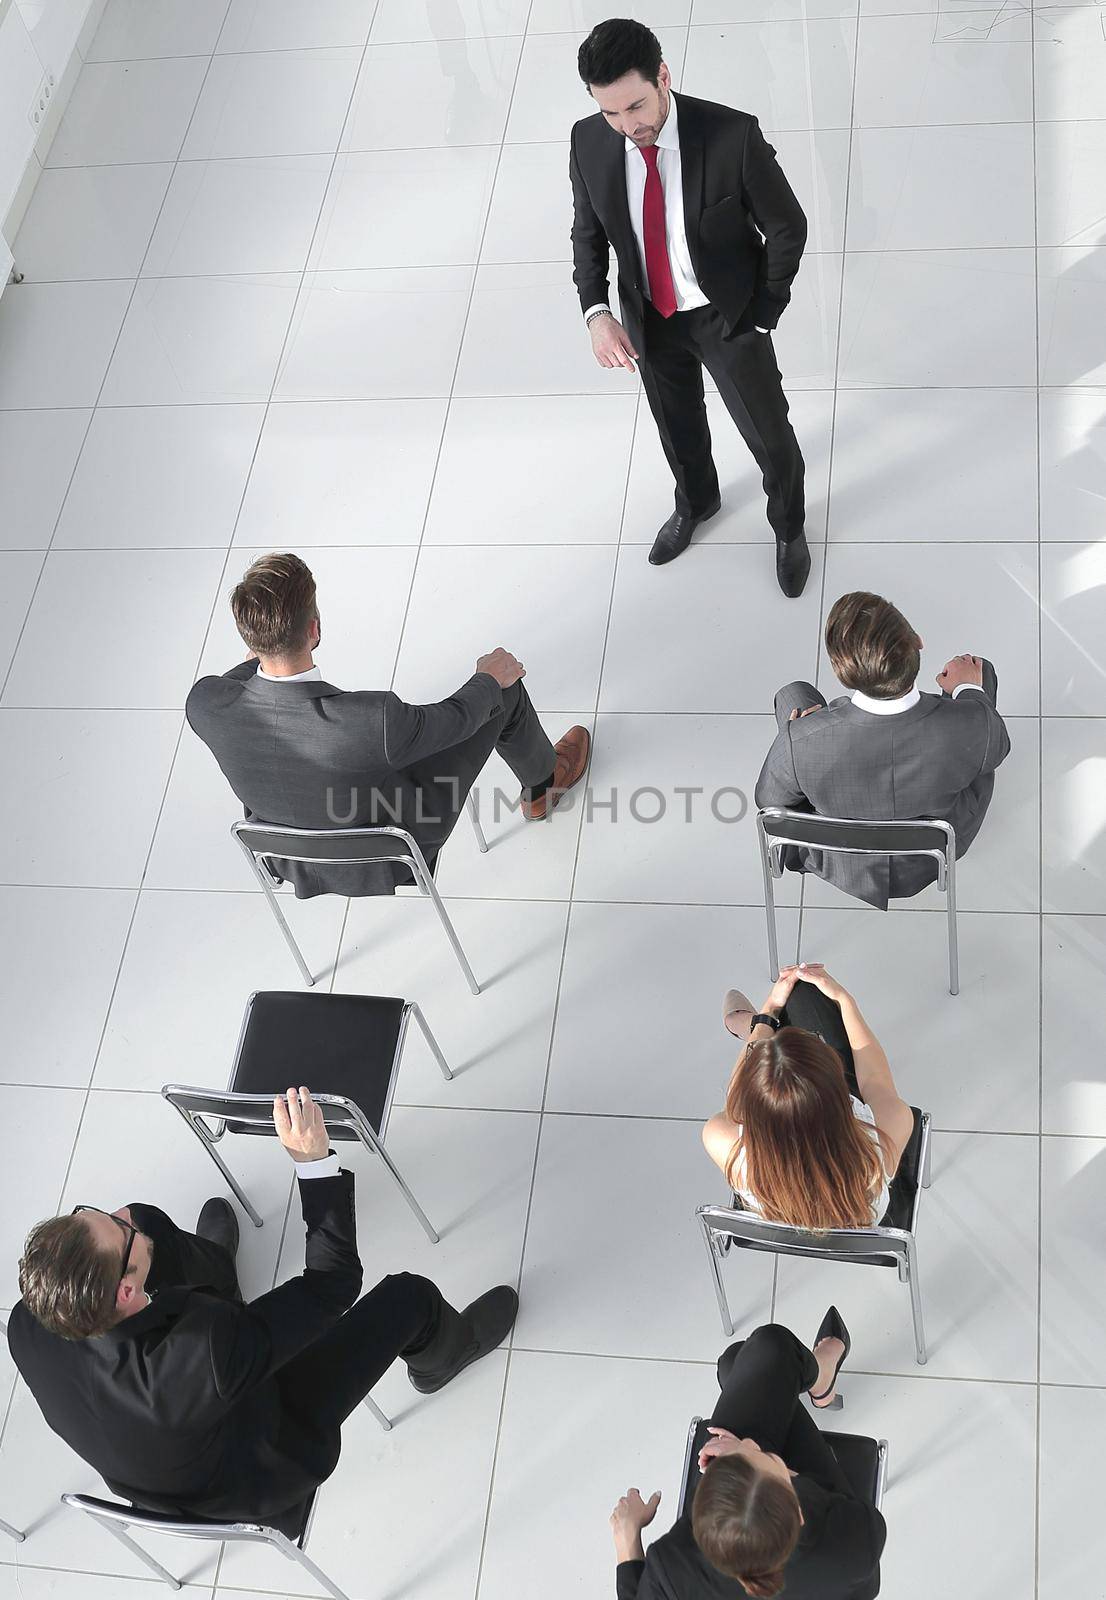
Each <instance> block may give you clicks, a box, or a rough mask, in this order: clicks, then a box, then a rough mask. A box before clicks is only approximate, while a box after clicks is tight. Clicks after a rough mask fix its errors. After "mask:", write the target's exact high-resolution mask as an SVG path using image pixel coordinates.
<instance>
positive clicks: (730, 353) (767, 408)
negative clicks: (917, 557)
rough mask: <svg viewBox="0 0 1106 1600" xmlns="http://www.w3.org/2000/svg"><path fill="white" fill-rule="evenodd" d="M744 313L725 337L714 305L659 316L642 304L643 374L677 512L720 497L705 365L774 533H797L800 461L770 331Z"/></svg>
mask: <svg viewBox="0 0 1106 1600" xmlns="http://www.w3.org/2000/svg"><path fill="white" fill-rule="evenodd" d="M748 320H749V319H748V316H747V315H746V317H745V318H743V319H742V322H741V323H739V324H738V328H737V330H736V331H735V332H734V333H733V334H732V335H731V336H730V337H729V338H727V337H726V336H725V329H724V324H723V321H722V318H721V316H720V315H719V314H718V312H717V311H716V310H715V308H714V307H713V306H710V305H708V306H701V307H700V308H698V309H697V310H695V311H677V312H675V313H673V315H672V316H671V317H662V316H661V315H660V314H659V313H658V312H656V311H654V310H653V307H652V304H651V303H650V301H648V300H646V302H645V339H644V346H645V347H644V349H643V350H641V351H639V352H638V353H639V356H640V367H641V379H642V383H643V384H644V385H645V393H646V395H647V396H648V398H649V406H650V409H651V411H652V413H653V417H654V420H655V421H656V424H657V428H658V431H659V433H660V438H661V444H662V446H663V448H664V453H665V455H666V456H667V458H668V465H669V466H670V467H671V468H672V475H673V477H674V478H675V479H676V510H677V511H679V512H680V513H681V514H683V515H685V516H699V515H701V514H702V513H703V512H705V511H708V510H709V509H710V507H711V506H712V505H713V504H714V502H715V501H716V500H717V499H718V493H719V490H718V471H717V468H716V467H715V465H714V457H713V456H712V454H711V443H710V428H709V427H708V425H707V411H706V404H705V402H704V399H703V368H704V367H706V369H707V371H708V372H709V373H710V375H711V377H712V378H713V379H714V381H715V383H716V384H717V386H718V392H719V394H720V395H721V396H722V400H723V403H724V404H725V407H726V410H727V411H728V412H729V413H730V416H731V417H732V418H733V420H734V422H735V423H736V424H737V429H738V432H739V433H740V434H741V437H742V438H743V439H744V440H745V443H746V444H747V445H748V447H749V449H750V451H751V452H752V455H753V458H754V459H755V461H756V463H757V466H758V467H759V468H760V471H761V475H762V477H763V480H764V492H765V494H766V496H767V497H768V521H769V523H770V524H771V526H772V529H773V531H774V533H775V535H776V537H777V538H778V539H795V538H798V536H799V534H801V533H802V531H803V522H804V518H805V515H806V504H805V500H804V493H803V483H804V465H803V457H802V452H801V451H800V449H799V442H798V440H797V439H796V438H795V430H794V429H793V428H792V426H791V422H790V420H789V418H788V410H787V397H786V396H785V394H784V392H783V379H782V376H781V374H780V370H779V368H778V367H777V365H776V355H775V351H774V350H773V348H772V336H771V334H770V333H757V332H756V330H755V328H753V327H752V325H751V323H750V325H749V327H748V328H747V329H746V328H745V326H744V324H745V322H746V321H748Z"/></svg>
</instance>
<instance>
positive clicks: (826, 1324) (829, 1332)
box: [810, 1306, 853, 1411]
mask: <svg viewBox="0 0 1106 1600" xmlns="http://www.w3.org/2000/svg"><path fill="white" fill-rule="evenodd" d="M823 1339H840V1340H841V1343H842V1344H843V1345H844V1346H845V1348H844V1350H843V1351H842V1352H841V1356H840V1359H839V1360H838V1363H837V1365H836V1366H835V1367H834V1369H833V1377H832V1378H831V1379H830V1386H829V1388H828V1389H823V1390H822V1392H821V1394H815V1393H814V1392H813V1391H811V1395H810V1403H811V1405H812V1406H813V1407H814V1409H815V1411H840V1410H841V1408H842V1406H843V1405H844V1404H845V1402H844V1400H843V1398H842V1397H841V1395H839V1394H833V1391H834V1390H835V1389H836V1387H837V1379H838V1375H839V1374H840V1371H841V1368H842V1367H843V1366H844V1365H845V1362H846V1361H847V1359H848V1355H849V1351H850V1350H851V1349H852V1347H853V1341H852V1338H851V1336H850V1334H849V1330H848V1328H846V1326H845V1324H844V1321H843V1320H842V1317H841V1313H840V1311H838V1309H837V1307H836V1306H830V1308H829V1310H828V1311H827V1312H826V1314H825V1316H824V1317H823V1318H822V1326H821V1327H820V1328H819V1329H818V1332H817V1333H816V1334H815V1335H814V1343H815V1345H818V1344H819V1343H820V1342H821V1341H822V1340H823ZM828 1394H833V1399H832V1400H826V1395H828ZM820 1401H821V1402H822V1403H821V1404H819V1402H820Z"/></svg>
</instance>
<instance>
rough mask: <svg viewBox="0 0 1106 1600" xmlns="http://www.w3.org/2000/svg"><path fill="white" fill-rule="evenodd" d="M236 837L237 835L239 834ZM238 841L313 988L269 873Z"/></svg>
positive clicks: (311, 977)
mask: <svg viewBox="0 0 1106 1600" xmlns="http://www.w3.org/2000/svg"><path fill="white" fill-rule="evenodd" d="M235 837H237V835H236V836H235ZM238 843H239V845H240V846H241V848H242V850H243V852H244V853H245V857H246V860H247V861H248V862H249V864H250V870H251V871H252V872H253V875H254V877H255V878H256V879H257V881H258V883H259V884H260V885H261V887H262V889H263V890H264V893H265V898H266V900H267V901H268V902H269V910H270V911H271V912H272V913H273V916H274V917H275V918H276V921H277V927H278V928H279V929H280V931H281V933H282V934H283V935H284V938H285V942H286V943H287V945H288V948H289V950H291V952H292V954H293V956H294V957H295V960H296V966H297V967H299V969H300V975H301V977H302V978H303V981H304V983H305V984H306V985H307V987H308V988H309V989H313V988H314V987H315V978H314V975H313V974H312V971H311V968H310V967H309V966H308V965H307V962H306V961H305V960H304V959H303V955H302V952H301V951H300V947H299V945H298V944H297V943H296V941H295V939H294V938H293V937H292V930H291V928H290V927H289V926H288V924H287V922H286V921H285V920H284V912H283V911H282V910H281V909H280V906H279V905H278V904H277V897H276V895H275V894H274V893H273V886H272V884H271V883H270V882H269V878H268V875H267V874H266V873H264V872H263V871H262V870H261V867H260V866H259V864H258V862H257V859H256V857H255V856H254V854H253V851H252V850H250V848H249V846H248V845H245V844H243V843H242V841H241V839H239V840H238Z"/></svg>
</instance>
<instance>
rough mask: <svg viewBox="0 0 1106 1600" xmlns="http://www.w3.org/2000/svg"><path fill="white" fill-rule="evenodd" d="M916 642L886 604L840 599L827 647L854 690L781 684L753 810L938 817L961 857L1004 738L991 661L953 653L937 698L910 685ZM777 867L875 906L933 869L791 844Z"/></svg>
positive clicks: (911, 890)
mask: <svg viewBox="0 0 1106 1600" xmlns="http://www.w3.org/2000/svg"><path fill="white" fill-rule="evenodd" d="M921 648H922V641H921V639H919V637H918V635H917V634H916V633H915V632H914V629H913V628H912V627H911V626H910V624H909V623H908V622H907V620H906V618H905V617H904V616H903V614H902V612H901V611H899V610H898V609H897V608H896V607H895V606H893V605H892V604H891V602H890V601H889V600H884V599H882V598H881V597H880V596H879V595H878V594H865V593H856V594H845V595H842V596H841V598H840V600H838V601H837V603H836V605H835V606H834V607H833V610H832V611H831V612H830V614H829V621H828V622H827V623H826V650H827V652H828V654H829V658H830V665H831V666H832V667H833V670H834V674H835V675H836V677H837V678H838V680H839V681H840V682H841V683H842V684H843V685H844V687H845V688H846V689H850V690H851V691H852V693H851V695H842V696H841V697H840V698H839V699H837V700H833V701H831V702H830V703H829V704H828V705H827V703H826V700H825V697H824V696H823V695H821V694H819V692H818V690H817V689H815V688H814V687H813V685H812V684H809V683H789V684H788V685H787V687H786V688H784V689H781V690H780V692H779V693H778V694H777V696H776V703H775V709H776V722H777V725H778V727H779V733H778V734H777V735H776V739H775V742H774V744H773V745H772V748H771V750H769V752H768V757H767V760H766V761H765V763H764V766H763V768H762V770H761V774H760V777H759V778H758V780H757V786H756V802H757V805H758V806H784V807H787V808H788V809H791V810H806V811H812V812H816V813H817V814H818V815H819V816H824V817H848V818H855V819H864V818H871V819H872V820H880V821H889V822H891V821H893V822H905V821H907V820H913V821H916V820H919V819H921V818H935V819H937V820H939V821H942V822H949V823H951V824H952V826H953V828H954V829H955V831H956V854H957V858H959V857H960V856H962V855H963V854H964V852H965V851H966V850H967V848H968V846H969V845H970V844H971V842H972V840H973V839H974V838H975V836H976V834H977V833H978V832H979V829H980V826H981V824H982V822H983V818H984V817H985V816H986V814H987V807H988V806H989V805H990V803H991V794H992V792H993V790H994V786H995V768H996V767H997V766H998V765H999V764H1000V762H1002V761H1004V760H1005V759H1006V756H1007V753H1008V752H1009V749H1010V736H1009V734H1008V733H1007V732H1006V724H1005V723H1004V722H1003V720H1002V718H1001V717H1000V716H999V714H998V710H997V708H996V699H997V696H998V677H997V675H996V673H995V669H994V667H993V666H992V665H991V663H990V662H989V661H984V660H983V658H982V657H980V656H972V655H962V656H955V657H954V658H953V660H951V661H950V662H949V663H948V664H947V665H946V666H945V667H944V668H943V670H942V671H941V672H939V673H938V674H937V684H938V686H939V688H940V690H941V693H940V694H939V695H935V694H923V693H922V692H921V691H920V690H919V689H918V687H917V684H916V682H915V680H916V679H917V676H918V669H919V667H920V665H921V658H920V651H921ZM784 863H785V865H786V866H787V867H789V868H790V869H791V870H792V871H797V872H814V873H817V875H818V876H819V877H821V878H825V879H826V880H827V881H828V882H829V883H835V884H836V885H837V886H838V888H839V889H844V890H845V892H846V894H851V895H855V896H856V897H857V898H858V899H860V900H866V901H867V902H868V903H869V905H873V906H878V907H879V908H880V910H881V911H886V909H887V902H888V900H899V899H904V898H908V897H909V896H910V895H915V894H918V893H919V892H920V891H921V890H922V889H924V888H925V886H926V884H928V883H932V882H933V880H934V879H935V877H936V875H937V865H936V862H934V861H933V860H931V859H929V858H928V857H925V856H848V855H839V854H825V855H823V853H822V852H821V851H819V850H804V849H801V848H799V847H798V846H787V847H785V850H784Z"/></svg>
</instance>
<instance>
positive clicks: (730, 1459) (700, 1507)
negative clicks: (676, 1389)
mask: <svg viewBox="0 0 1106 1600" xmlns="http://www.w3.org/2000/svg"><path fill="white" fill-rule="evenodd" d="M801 1527H802V1514H801V1512H800V1510H799V1501H798V1498H797V1496H796V1494H795V1491H794V1489H792V1488H791V1486H790V1485H789V1484H786V1483H784V1482H783V1481H782V1479H780V1478H776V1477H773V1476H771V1475H770V1474H768V1473H767V1472H761V1471H759V1470H758V1469H757V1468H756V1467H754V1466H753V1463H752V1462H751V1461H750V1460H748V1458H747V1457H746V1456H742V1455H732V1456H715V1458H714V1460H713V1461H711V1462H710V1463H709V1465H708V1466H707V1470H706V1471H705V1472H704V1473H703V1476H702V1477H701V1478H700V1479H699V1482H698V1484H697V1485H696V1489H695V1499H694V1501H693V1503H692V1507H691V1531H692V1534H693V1535H694V1538H695V1543H696V1544H697V1545H698V1546H699V1549H700V1550H701V1551H702V1552H703V1554H704V1555H705V1556H706V1558H707V1560H708V1561H709V1562H710V1564H711V1566H712V1567H715V1568H716V1569H717V1570H718V1571H719V1572H723V1573H725V1575H726V1577H728V1578H736V1579H737V1581H738V1583H740V1584H741V1586H742V1588H743V1589H744V1590H745V1592H746V1594H751V1595H757V1596H764V1597H770V1596H772V1595H777V1594H779V1592H780V1590H781V1589H782V1588H783V1580H784V1568H785V1567H786V1565H787V1563H788V1561H790V1559H791V1553H792V1551H793V1550H794V1548H795V1546H796V1544H797V1543H798V1540H799V1530H800V1528H801Z"/></svg>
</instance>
